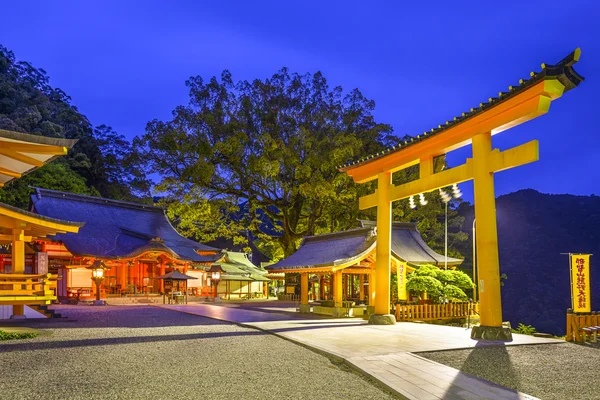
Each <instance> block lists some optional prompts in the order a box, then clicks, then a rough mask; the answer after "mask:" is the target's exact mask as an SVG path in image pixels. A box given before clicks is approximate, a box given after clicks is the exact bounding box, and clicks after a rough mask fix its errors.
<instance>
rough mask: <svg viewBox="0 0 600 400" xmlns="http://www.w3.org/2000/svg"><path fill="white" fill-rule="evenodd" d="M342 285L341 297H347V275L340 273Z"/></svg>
mask: <svg viewBox="0 0 600 400" xmlns="http://www.w3.org/2000/svg"><path fill="white" fill-rule="evenodd" d="M342 282H343V283H342V285H343V291H344V294H343V295H342V299H347V298H348V275H347V274H344V273H342Z"/></svg>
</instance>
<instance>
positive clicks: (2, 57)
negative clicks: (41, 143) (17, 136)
mask: <svg viewBox="0 0 600 400" xmlns="http://www.w3.org/2000/svg"><path fill="white" fill-rule="evenodd" d="M0 129H6V130H11V131H16V132H25V133H30V134H34V135H41V136H49V137H57V138H68V139H77V140H78V142H77V144H76V145H75V147H74V148H73V149H72V150H71V151H69V155H68V156H67V157H64V158H63V159H61V160H60V161H58V160H57V161H54V163H59V164H57V165H55V166H52V167H50V166H47V167H44V168H40V169H38V170H35V171H34V172H32V173H31V174H30V175H29V176H25V177H23V178H21V179H19V180H16V181H13V182H12V183H9V184H8V185H7V187H6V188H3V189H2V188H0V198H1V199H3V201H6V202H8V203H10V204H13V205H16V206H20V207H26V206H27V203H28V197H29V194H30V193H31V190H30V189H29V188H27V185H38V186H42V187H45V188H48V189H58V190H68V191H73V192H76V193H85V194H94V195H98V194H100V195H102V196H105V197H109V198H116V199H123V200H134V199H136V198H137V197H136V194H141V195H144V194H145V193H147V192H148V182H147V181H146V179H145V178H144V176H143V174H141V173H140V172H139V170H136V169H135V167H134V165H135V164H134V163H133V161H134V160H130V157H131V155H132V153H133V152H132V149H131V143H129V142H128V141H127V140H125V138H124V137H123V136H121V135H118V134H117V133H115V132H114V131H112V129H110V128H108V127H105V126H99V127H98V128H96V129H94V128H93V126H92V124H91V123H90V122H89V120H88V119H87V118H86V117H85V116H84V115H82V114H81V113H80V112H79V111H78V110H77V108H76V107H75V106H73V105H72V104H71V98H70V97H69V96H68V95H67V94H66V93H64V92H63V91H62V90H60V89H57V88H54V87H52V86H51V85H50V78H49V77H48V75H47V74H46V71H44V70H43V69H38V68H35V67H33V66H32V65H31V64H29V63H27V62H24V61H17V60H16V58H15V56H14V54H13V53H12V52H11V51H9V50H8V49H6V48H5V47H3V46H2V45H0ZM84 186H85V187H84Z"/></svg>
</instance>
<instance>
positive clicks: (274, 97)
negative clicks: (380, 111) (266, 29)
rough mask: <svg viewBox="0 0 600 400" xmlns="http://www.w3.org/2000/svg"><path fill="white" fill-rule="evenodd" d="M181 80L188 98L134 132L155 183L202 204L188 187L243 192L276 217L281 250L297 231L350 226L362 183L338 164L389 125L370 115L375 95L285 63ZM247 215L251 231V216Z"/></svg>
mask: <svg viewBox="0 0 600 400" xmlns="http://www.w3.org/2000/svg"><path fill="white" fill-rule="evenodd" d="M187 86H188V88H189V90H190V103H189V104H188V105H187V106H180V107H177V108H176V109H175V111H174V112H173V119H172V120H170V121H158V120H155V121H152V122H150V123H149V124H148V126H147V129H146V134H145V135H143V136H142V137H139V138H137V139H136V146H135V147H136V148H137V149H139V150H140V154H139V158H140V159H141V160H145V161H146V162H147V164H146V168H147V171H154V172H157V173H159V174H160V176H161V181H160V184H159V186H158V189H159V190H160V191H162V192H164V193H166V194H167V195H168V196H169V197H172V198H174V199H177V201H181V200H182V199H183V201H184V202H185V201H188V203H189V207H193V206H194V205H199V206H200V207H206V205H207V203H204V202H200V203H195V202H196V200H192V202H190V201H189V200H191V199H189V198H187V200H186V196H185V194H186V193H189V192H194V193H197V194H198V195H200V196H203V197H205V198H206V199H207V200H209V203H208V204H211V203H210V201H212V200H214V199H219V200H220V201H230V202H233V203H232V207H235V206H236V205H237V204H239V202H241V201H245V200H247V201H248V202H249V203H250V210H251V212H252V213H256V210H257V209H261V210H262V211H264V212H265V213H267V214H268V216H269V218H270V219H271V220H272V224H273V226H280V227H281V235H280V236H279V237H278V238H276V239H274V240H276V241H277V242H278V244H279V245H280V247H281V248H282V250H283V254H284V255H289V254H291V253H292V252H293V251H295V250H296V247H297V244H298V241H299V240H300V239H301V238H302V237H303V236H305V235H314V234H317V233H321V232H328V231H337V230H342V229H347V228H349V227H351V226H355V224H356V221H355V220H356V218H357V216H358V207H357V203H358V202H357V199H358V196H359V194H360V193H362V194H365V193H366V190H367V188H366V187H364V186H365V185H361V186H358V185H355V184H354V183H353V182H352V181H351V179H350V178H349V177H347V176H346V175H345V174H342V173H339V172H338V171H337V168H336V166H338V165H340V164H342V163H344V162H345V161H347V160H349V159H352V158H356V157H360V156H364V155H367V154H370V153H373V152H376V151H379V150H380V149H381V148H382V145H383V142H384V141H385V140H386V138H387V135H388V134H389V133H390V132H391V128H390V127H389V126H388V125H384V124H379V123H377V122H376V121H375V119H374V117H373V115H372V111H373V109H374V106H375V105H374V102H373V101H371V100H369V99H366V98H365V97H364V96H363V95H362V94H361V93H360V92H359V91H358V90H353V91H351V92H349V93H347V94H344V93H343V91H342V89H341V88H339V87H336V88H330V87H329V86H328V84H327V81H326V80H325V78H324V77H323V76H322V75H321V74H320V73H316V74H314V75H311V74H306V75H299V74H292V73H290V72H289V71H288V70H287V69H282V70H281V71H279V72H277V73H275V74H274V75H273V76H272V77H271V78H269V79H266V80H258V79H257V80H254V81H252V82H248V81H238V82H234V81H233V79H232V77H231V75H230V74H229V73H228V72H227V71H225V72H224V73H223V74H222V75H221V79H220V80H219V79H217V78H213V79H211V80H210V81H208V82H205V81H204V80H203V79H202V78H200V77H194V78H191V79H190V80H189V81H188V82H187ZM367 186H368V185H367ZM172 204H173V205H174V207H176V208H180V207H179V206H177V205H176V202H173V203H172ZM219 207H222V204H220V205H219ZM192 213H195V212H192ZM196 215H199V214H196ZM205 215H212V212H211V213H208V214H205ZM180 218H181V219H182V220H185V219H187V217H186V216H184V215H180ZM196 223H197V225H198V227H200V229H199V230H198V231H197V232H198V233H199V234H201V235H202V234H205V233H206V232H208V231H209V229H206V228H208V226H207V220H206V219H202V220H200V221H196ZM250 223H251V226H250V228H251V229H253V230H254V231H255V232H258V231H259V229H258V227H257V226H256V218H254V216H252V218H250ZM194 232H195V231H194Z"/></svg>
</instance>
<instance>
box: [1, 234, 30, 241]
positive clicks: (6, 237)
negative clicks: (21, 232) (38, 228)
mask: <svg viewBox="0 0 600 400" xmlns="http://www.w3.org/2000/svg"><path fill="white" fill-rule="evenodd" d="M22 238H23V239H22V240H23V241H25V242H31V241H32V240H33V238H32V237H31V236H22ZM0 240H1V241H10V242H11V243H12V240H13V235H5V234H0Z"/></svg>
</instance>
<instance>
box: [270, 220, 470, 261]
mask: <svg viewBox="0 0 600 400" xmlns="http://www.w3.org/2000/svg"><path fill="white" fill-rule="evenodd" d="M360 222H361V226H362V227H361V228H357V229H350V230H347V231H342V232H335V233H327V234H324V235H317V236H309V237H306V238H304V239H303V241H302V244H301V245H300V248H299V249H298V250H297V251H296V252H295V253H294V254H292V255H291V256H289V257H287V258H285V259H283V260H281V261H279V262H278V263H276V264H273V265H269V266H266V267H265V269H267V270H269V271H278V270H289V269H298V270H301V269H302V268H304V267H309V266H311V267H312V266H317V265H320V266H336V265H341V264H347V263H349V262H352V261H354V260H356V261H357V262H358V261H360V260H361V259H362V258H363V257H364V256H365V255H367V254H368V253H370V252H371V251H372V250H373V249H375V246H376V245H377V233H376V232H377V229H376V224H375V222H373V221H360ZM392 255H393V256H394V257H395V258H397V259H398V260H401V261H404V262H407V263H409V264H415V265H420V264H433V265H439V264H443V263H444V256H443V255H442V254H438V253H436V252H435V251H434V250H433V249H432V248H430V247H429V246H428V245H427V243H425V241H424V240H423V238H422V237H421V234H420V233H419V230H418V229H417V225H416V224H413V223H404V222H394V223H393V224H392ZM462 261H463V260H460V259H458V258H452V257H448V264H449V265H458V264H461V263H462Z"/></svg>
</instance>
